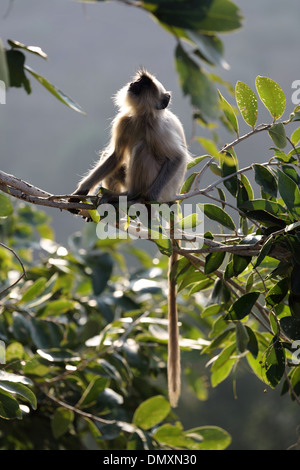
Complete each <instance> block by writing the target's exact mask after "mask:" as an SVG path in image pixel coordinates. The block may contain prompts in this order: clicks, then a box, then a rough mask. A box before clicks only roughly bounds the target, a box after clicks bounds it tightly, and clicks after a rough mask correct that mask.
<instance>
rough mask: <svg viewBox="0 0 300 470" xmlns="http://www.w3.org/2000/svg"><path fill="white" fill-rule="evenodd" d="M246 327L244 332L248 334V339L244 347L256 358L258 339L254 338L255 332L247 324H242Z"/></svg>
mask: <svg viewBox="0 0 300 470" xmlns="http://www.w3.org/2000/svg"><path fill="white" fill-rule="evenodd" d="M244 326H245V328H246V332H247V334H248V338H249V341H248V343H247V345H246V349H247V350H248V351H250V353H251V354H252V356H253V357H254V358H256V357H257V356H258V341H257V338H256V335H255V333H254V332H253V331H252V330H251V328H249V326H247V325H244Z"/></svg>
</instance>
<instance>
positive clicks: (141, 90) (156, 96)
mask: <svg viewBox="0 0 300 470" xmlns="http://www.w3.org/2000/svg"><path fill="white" fill-rule="evenodd" d="M127 97H128V102H129V104H130V105H131V106H132V107H133V108H134V109H135V111H137V112H142V111H143V112H147V111H148V112H149V111H152V112H153V111H157V110H162V109H165V108H166V107H167V106H168V104H169V102H170V98H171V94H170V93H168V92H166V90H165V89H164V87H163V86H162V84H161V83H160V82H159V81H158V80H156V79H155V78H154V77H152V76H151V75H150V74H148V73H147V72H140V73H139V74H138V76H137V77H136V78H135V80H134V81H133V82H131V83H130V84H129V86H128V89H127Z"/></svg>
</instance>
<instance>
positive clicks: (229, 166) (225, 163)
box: [221, 152, 238, 197]
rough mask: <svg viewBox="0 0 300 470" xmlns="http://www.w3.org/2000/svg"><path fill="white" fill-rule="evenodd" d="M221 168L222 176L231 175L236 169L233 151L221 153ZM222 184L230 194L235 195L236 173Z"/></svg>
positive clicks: (236, 188)
mask: <svg viewBox="0 0 300 470" xmlns="http://www.w3.org/2000/svg"><path fill="white" fill-rule="evenodd" d="M221 168H222V176H223V178H226V177H227V176H229V175H232V174H233V173H236V172H237V171H238V160H237V158H236V156H235V154H234V153H230V152H226V154H225V155H224V154H221ZM223 184H224V186H225V188H226V189H227V190H228V191H229V192H230V194H231V195H232V196H234V197H236V194H237V190H238V177H237V175H235V176H233V177H232V178H228V179H226V180H225V181H224V183H223Z"/></svg>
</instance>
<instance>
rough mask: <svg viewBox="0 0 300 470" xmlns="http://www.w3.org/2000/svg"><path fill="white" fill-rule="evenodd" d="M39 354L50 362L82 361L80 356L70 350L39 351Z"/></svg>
mask: <svg viewBox="0 0 300 470" xmlns="http://www.w3.org/2000/svg"><path fill="white" fill-rule="evenodd" d="M37 353H38V354H39V355H40V356H41V357H42V358H44V359H46V360H47V361H50V362H71V361H75V362H78V361H80V360H81V358H80V356H79V355H78V354H76V353H73V351H70V350H69V349H60V348H52V349H38V350H37Z"/></svg>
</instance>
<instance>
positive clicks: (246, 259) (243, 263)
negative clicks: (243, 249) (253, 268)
mask: <svg viewBox="0 0 300 470" xmlns="http://www.w3.org/2000/svg"><path fill="white" fill-rule="evenodd" d="M251 259H252V258H251V256H240V255H233V257H232V268H233V274H234V276H238V275H239V274H240V273H242V272H243V271H244V270H245V269H246V268H247V266H248V264H249V263H250V261H251Z"/></svg>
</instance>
